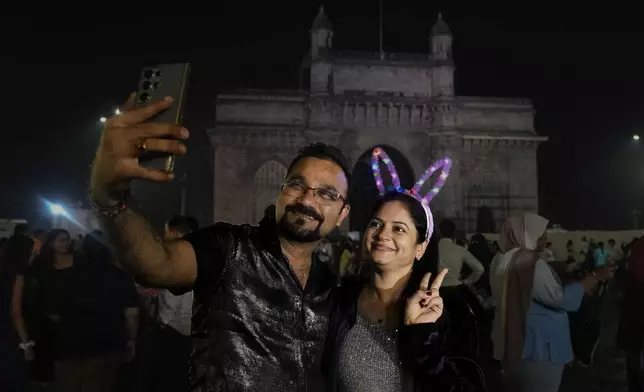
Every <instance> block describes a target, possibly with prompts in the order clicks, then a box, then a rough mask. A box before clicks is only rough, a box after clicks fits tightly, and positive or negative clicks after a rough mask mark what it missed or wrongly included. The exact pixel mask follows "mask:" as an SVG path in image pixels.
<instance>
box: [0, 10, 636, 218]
mask: <svg viewBox="0 0 644 392" xmlns="http://www.w3.org/2000/svg"><path fill="white" fill-rule="evenodd" d="M237 3H238V5H228V6H221V5H219V4H220V2H217V3H209V4H212V5H213V7H208V8H206V7H205V6H204V7H196V6H190V7H187V6H186V8H187V10H186V11H185V12H184V13H185V15H184V16H178V15H177V14H180V13H182V12H181V10H180V11H178V12H175V13H174V15H172V16H151V14H150V11H149V10H148V11H146V12H145V13H144V12H143V10H140V11H137V12H134V11H132V13H131V14H127V13H125V12H126V11H125V10H105V13H104V14H100V13H99V14H96V15H94V16H91V17H90V16H79V17H74V16H73V15H72V14H69V16H67V17H62V18H61V17H56V18H50V19H44V17H43V16H40V17H36V18H26V17H11V22H10V24H11V26H9V25H5V27H3V29H4V30H6V29H9V28H11V29H12V30H11V34H9V32H8V30H6V31H5V40H4V42H3V50H2V51H0V56H1V57H2V58H1V61H2V62H1V63H0V64H2V68H3V70H4V72H2V76H3V78H4V79H5V80H4V83H3V85H4V86H8V89H7V88H6V87H5V91H4V94H3V95H2V100H3V102H2V110H3V111H4V113H3V116H2V117H3V122H4V129H3V131H2V140H3V142H2V143H1V146H2V154H0V162H1V163H2V168H3V169H2V172H1V174H0V217H3V218H4V217H14V218H19V217H31V216H33V215H34V214H35V213H36V211H38V209H39V208H40V204H41V203H40V202H39V199H38V196H42V197H47V198H50V199H53V200H62V199H63V198H65V197H69V198H70V199H72V200H79V199H85V189H86V183H87V177H88V173H89V169H88V166H89V164H90V162H91V159H92V156H93V154H94V149H95V147H96V143H97V141H98V137H99V132H100V124H99V123H98V119H99V118H100V117H101V116H103V115H109V114H110V113H111V112H113V110H114V108H115V107H116V106H117V105H118V104H119V103H120V102H121V101H122V100H124V99H125V97H126V96H127V94H128V92H129V91H131V90H132V89H133V88H134V86H135V85H136V81H137V78H138V73H139V70H140V68H141V67H142V66H143V65H145V64H154V63H166V62H179V61H181V62H183V61H188V62H191V63H193V77H192V84H191V86H190V90H189V91H190V95H189V103H188V105H189V107H188V111H187V113H186V118H187V120H188V121H190V122H191V123H193V124H200V125H201V127H207V126H209V125H212V124H213V123H214V99H215V95H216V93H217V92H218V91H220V90H222V89H234V88H245V87H252V88H297V87H298V86H297V83H298V74H297V69H298V66H299V63H300V61H301V59H302V57H303V56H304V55H305V54H306V53H307V50H308V45H309V36H308V30H309V29H310V26H311V23H312V21H313V18H314V17H315V14H316V12H317V9H318V7H319V3H317V4H316V3H314V2H311V3H309V4H308V5H304V4H300V2H294V4H296V5H295V6H291V5H288V6H287V5H283V6H282V5H275V4H278V3H279V2H267V3H266V5H255V3H252V4H251V3H248V2H237ZM301 3H305V2H301ZM349 3H353V4H354V5H351V6H350V7H352V8H349V9H347V8H346V7H348V6H349V5H348V4H349ZM202 4H205V3H202ZM215 4H216V6H215ZM297 4H299V5H297ZM562 4H564V3H562ZM324 5H325V9H326V11H327V14H328V16H329V19H330V20H331V22H332V23H333V26H334V28H335V37H334V46H335V47H336V48H338V49H352V50H369V51H377V50H378V3H377V2H376V1H368V2H367V1H354V2H347V1H343V2H340V1H327V2H325V3H324ZM439 5H440V3H439V2H428V1H423V2H412V1H407V2H403V1H399V2H393V1H385V4H384V11H385V12H384V48H385V50H386V51H391V52H395V51H402V52H419V53H426V52H428V42H427V37H428V35H429V30H430V28H431V26H432V24H433V22H434V20H435V18H436V15H437V13H438V11H442V12H443V16H444V19H445V20H446V22H447V23H448V24H449V26H450V28H451V29H452V32H453V33H454V57H455V62H456V76H455V78H456V81H455V83H456V91H457V94H459V95H481V96H499V97H527V98H530V99H532V101H533V103H534V105H535V108H536V110H537V116H536V129H537V132H538V133H539V134H540V135H545V136H549V137H550V141H549V142H548V143H546V144H544V145H542V147H541V148H540V154H539V169H540V173H539V183H540V197H541V212H542V214H544V215H545V216H546V217H548V218H549V219H550V220H551V221H553V222H557V223H561V224H562V225H563V226H564V227H565V228H569V229H576V228H579V227H580V226H581V225H583V226H584V227H587V228H607V229H616V228H630V226H631V218H630V216H629V212H630V211H631V210H632V209H634V208H639V209H640V210H643V211H644V197H643V196H644V170H643V168H642V167H643V164H644V148H642V147H641V146H640V145H638V144H637V143H634V142H633V141H632V140H631V136H632V134H633V133H637V132H641V134H642V136H643V137H644V111H643V110H642V109H643V108H644V95H643V94H642V93H643V92H644V73H643V70H644V55H643V53H642V49H641V48H642V42H644V24H643V23H642V22H641V19H640V15H641V12H640V11H639V10H637V9H635V6H633V9H625V8H620V9H619V12H618V13H614V12H612V10H609V9H606V8H602V9H599V7H597V10H596V11H592V10H591V11H588V10H584V11H581V12H582V13H580V9H579V8H578V7H577V8H571V9H570V10H566V9H553V8H551V7H545V6H544V7H543V8H542V9H538V8H534V7H530V6H526V5H524V4H521V7H520V8H516V9H507V8H504V9H493V8H490V7H486V9H485V10H477V9H472V8H468V9H467V10H459V9H455V8H453V7H449V6H446V7H443V8H439ZM148 8H149V7H148ZM615 8H616V7H614V6H613V9H615ZM173 11H174V10H173ZM116 12H121V13H119V14H117V13H116ZM195 15H199V16H195ZM206 15H208V16H206ZM72 18H73V19H72ZM15 26H20V29H15ZM8 34H9V35H8ZM198 128H199V127H198ZM192 131H193V132H198V131H199V130H195V129H192ZM643 142H644V141H643Z"/></svg>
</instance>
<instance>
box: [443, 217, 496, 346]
mask: <svg viewBox="0 0 644 392" xmlns="http://www.w3.org/2000/svg"><path fill="white" fill-rule="evenodd" d="M439 229H440V233H441V235H442V237H443V238H442V239H441V240H440V241H439V242H438V258H439V264H440V265H439V268H438V270H439V271H440V270H442V269H443V268H447V270H448V273H447V275H446V276H445V279H444V280H443V285H442V286H441V296H442V297H443V301H444V303H445V309H446V310H447V313H448V315H449V320H450V325H451V327H450V336H449V337H448V340H450V345H451V350H452V352H453V354H454V355H456V356H464V357H470V356H474V355H478V354H477V353H478V352H479V351H480V349H481V348H482V347H484V346H489V345H490V344H487V342H484V341H483V339H486V340H489V337H486V336H482V334H481V327H483V325H482V324H481V323H480V322H479V320H484V319H485V310H484V309H483V307H482V306H481V304H480V303H479V300H478V299H477V297H476V294H475V289H474V288H473V286H472V285H473V284H474V283H476V282H477V281H478V280H479V279H480V278H481V276H482V275H483V273H484V271H485V268H484V267H483V265H482V264H481V262H480V261H478V260H477V259H476V257H474V255H472V253H470V252H469V251H468V250H467V249H465V248H464V247H462V246H460V245H458V244H456V242H455V241H454V239H455V237H456V225H455V224H454V222H452V221H449V220H444V221H442V222H441V224H440V226H439ZM463 264H465V265H467V266H468V267H469V268H470V269H471V270H472V273H470V274H469V275H468V276H467V277H466V278H465V279H461V269H462V268H463ZM488 336H489V335H488Z"/></svg>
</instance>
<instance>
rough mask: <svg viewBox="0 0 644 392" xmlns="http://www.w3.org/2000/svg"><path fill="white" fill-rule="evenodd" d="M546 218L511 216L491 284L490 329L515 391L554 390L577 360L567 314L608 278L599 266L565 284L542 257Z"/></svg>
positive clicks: (501, 242)
mask: <svg viewBox="0 0 644 392" xmlns="http://www.w3.org/2000/svg"><path fill="white" fill-rule="evenodd" d="M547 227H548V220H547V219H545V218H543V217H541V216H539V215H535V214H525V215H523V216H517V217H512V218H509V219H508V220H507V221H506V222H505V223H504V225H503V228H502V231H501V237H500V240H499V247H500V251H501V253H499V254H497V256H496V257H495V259H494V261H493V262H492V266H491V272H490V284H491V287H492V293H493V295H494V298H495V301H496V305H497V308H496V314H495V317H494V325H493V330H492V340H493V342H494V356H495V358H496V359H497V360H499V361H501V364H502V365H503V370H504V376H505V381H506V383H507V386H508V388H509V390H511V391H513V392H532V391H535V392H536V391H538V392H556V391H558V389H559V384H560V383H561V375H562V373H563V369H564V365H565V364H566V363H568V362H570V361H571V360H573V352H572V345H571V342H570V330H569V324H568V315H567V313H566V312H569V311H575V310H577V309H578V308H579V306H580V304H581V301H582V299H583V297H584V293H588V292H590V291H592V290H593V288H594V287H595V286H596V285H597V283H599V282H601V281H605V280H607V279H609V278H610V277H611V275H612V272H613V271H612V270H611V269H609V268H599V269H596V270H595V271H593V272H592V274H590V275H588V276H586V277H584V278H583V279H581V280H580V281H578V282H574V283H571V284H566V285H564V284H562V282H561V280H560V279H559V277H558V276H557V274H556V272H554V270H553V269H552V268H551V267H550V266H549V265H548V263H547V262H546V261H544V260H542V259H540V258H539V253H540V251H541V250H542V249H543V246H544V245H545V243H546V241H547V238H546V228H547Z"/></svg>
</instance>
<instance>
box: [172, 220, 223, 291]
mask: <svg viewBox="0 0 644 392" xmlns="http://www.w3.org/2000/svg"><path fill="white" fill-rule="evenodd" d="M183 239H184V240H186V241H188V242H189V243H190V245H192V248H193V249H194V252H195V256H196V258H197V278H196V279H195V281H194V283H193V284H192V286H191V287H186V288H183V289H182V290H172V293H173V294H175V295H179V294H183V293H186V292H188V291H190V290H195V291H200V290H202V289H208V288H209V287H212V286H213V285H215V284H217V282H218V281H219V278H220V277H221V276H222V274H223V273H224V272H225V270H226V267H227V264H228V261H229V260H230V258H231V252H233V251H234V242H235V241H234V234H233V231H232V228H231V225H228V224H226V223H217V224H214V225H212V226H209V227H206V228H203V229H201V230H199V231H196V232H194V233H190V234H187V235H186V236H185V237H183Z"/></svg>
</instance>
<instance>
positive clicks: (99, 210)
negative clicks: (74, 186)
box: [90, 190, 130, 219]
mask: <svg viewBox="0 0 644 392" xmlns="http://www.w3.org/2000/svg"><path fill="white" fill-rule="evenodd" d="M129 196H130V191H129V190H128V191H127V192H126V193H125V196H124V197H123V198H122V199H121V200H120V201H119V202H118V203H116V204H115V205H113V206H111V207H105V206H101V205H98V204H96V203H95V202H94V201H93V200H92V209H93V210H94V213H95V214H96V215H98V217H99V218H106V219H114V218H115V217H116V216H118V215H119V214H120V213H121V212H123V211H125V210H126V209H127V207H128V204H127V202H126V200H127V199H128V198H129ZM90 200H91V193H90Z"/></svg>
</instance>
